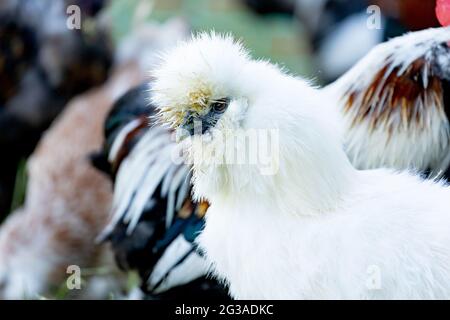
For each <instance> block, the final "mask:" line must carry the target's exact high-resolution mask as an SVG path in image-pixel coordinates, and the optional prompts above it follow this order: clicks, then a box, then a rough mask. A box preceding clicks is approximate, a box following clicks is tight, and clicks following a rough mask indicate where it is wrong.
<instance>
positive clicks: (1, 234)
mask: <svg viewBox="0 0 450 320" xmlns="http://www.w3.org/2000/svg"><path fill="white" fill-rule="evenodd" d="M141 77H142V74H140V73H139V71H138V69H137V68H136V66H132V65H131V66H127V67H122V68H120V69H118V70H116V72H115V73H114V75H113V76H112V78H111V79H110V80H109V81H108V83H107V84H106V85H105V86H104V87H103V88H100V89H98V90H95V91H92V92H90V93H87V94H85V95H82V96H79V97H77V98H76V99H74V100H73V101H72V102H71V103H69V105H68V106H67V110H66V111H65V112H64V113H63V114H61V116H60V117H59V118H58V120H57V121H56V122H55V124H54V125H53V126H52V127H51V128H50V129H49V131H48V132H46V134H45V135H44V137H43V139H42V141H41V142H40V143H39V145H38V147H37V149H36V151H35V152H34V153H33V155H32V157H31V158H30V160H29V163H28V169H29V182H28V188H27V198H26V202H25V205H24V207H23V208H21V209H19V210H18V211H17V212H14V213H12V214H11V216H10V217H9V218H8V219H7V220H6V221H5V223H4V225H3V226H2V228H1V229H0V297H2V298H6V299H21V298H36V297H38V296H39V295H44V294H49V290H50V289H51V288H53V287H55V286H60V285H63V284H64V281H65V277H66V276H67V274H66V269H67V267H68V266H70V265H77V266H80V267H81V268H88V267H98V266H101V265H102V263H103V262H102V261H101V257H102V254H101V252H102V250H103V249H104V248H102V247H99V246H95V245H94V240H95V237H96V236H97V234H98V233H99V232H100V231H101V230H102V228H103V227H104V226H105V224H106V221H107V219H108V212H109V210H110V203H111V199H112V198H111V191H110V188H111V187H110V184H109V182H108V181H107V179H105V178H104V177H102V176H101V175H100V174H99V173H98V172H96V171H95V170H93V169H92V168H91V167H90V162H89V159H88V155H89V153H90V152H92V151H93V150H95V149H96V148H98V147H99V146H100V145H101V143H102V134H101V132H102V128H101V124H102V120H103V119H104V117H105V116H106V114H107V112H108V110H109V108H110V106H111V104H112V103H113V101H114V98H115V97H117V96H118V95H120V94H121V93H123V92H124V91H126V90H127V89H128V88H129V87H130V86H132V85H133V83H137V82H138V81H139V80H140V79H141ZM109 266H111V263H110V264H109ZM85 292H86V291H84V290H83V291H82V293H85ZM111 292H112V291H111ZM103 294H104V296H103V297H105V298H106V297H107V296H108V294H109V292H106V293H105V292H103ZM100 297H101V296H100Z"/></svg>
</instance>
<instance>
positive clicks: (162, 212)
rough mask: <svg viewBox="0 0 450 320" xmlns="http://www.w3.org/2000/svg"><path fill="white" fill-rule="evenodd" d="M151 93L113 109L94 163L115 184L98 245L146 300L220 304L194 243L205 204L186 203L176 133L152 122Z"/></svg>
mask: <svg viewBox="0 0 450 320" xmlns="http://www.w3.org/2000/svg"><path fill="white" fill-rule="evenodd" d="M148 91H149V86H148V84H147V83H145V84H142V85H141V86H138V87H136V88H133V89H131V90H130V91H129V92H127V93H126V94H125V95H124V96H123V97H121V98H120V99H119V100H118V101H117V102H116V103H115V105H114V107H113V109H112V110H111V112H110V113H109V115H108V117H107V118H106V121H105V129H104V135H105V144H104V148H103V150H102V151H101V152H100V153H97V154H94V155H93V157H92V160H93V164H94V165H95V166H96V167H97V168H98V169H100V170H101V171H104V172H105V173H107V174H108V175H110V176H111V178H112V179H113V181H114V184H115V188H114V201H113V210H112V211H113V216H112V219H111V221H110V223H109V225H108V227H107V228H106V229H105V230H104V232H103V234H102V235H101V236H100V239H102V240H107V241H108V242H110V243H111V245H112V248H113V251H114V253H115V256H116V261H117V263H118V265H119V266H120V267H121V268H122V269H123V270H137V271H138V272H139V275H140V277H141V279H142V280H143V281H142V284H141V289H142V292H144V293H145V295H146V298H147V299H163V300H166V299H176V298H178V299H179V298H181V297H185V298H189V299H199V300H203V301H204V300H205V299H213V298H225V297H227V294H226V291H225V290H224V288H223V287H222V286H220V285H219V284H218V283H217V282H216V281H215V280H212V279H208V278H207V277H206V276H207V272H208V268H207V264H206V262H205V259H204V257H203V256H202V254H201V252H199V251H198V250H197V246H196V244H195V243H194V240H195V239H196V237H197V235H198V233H200V231H201V230H202V228H203V226H204V219H203V216H204V214H205V212H206V210H207V208H208V204H207V203H206V202H198V203H197V202H195V201H193V200H192V199H191V197H190V195H191V187H190V170H189V167H188V166H185V165H184V164H183V163H174V162H173V161H172V156H173V155H174V153H175V152H176V144H175V143H174V142H173V139H171V135H172V134H173V132H171V131H169V130H167V128H164V127H162V126H159V125H157V124H156V123H155V121H154V118H152V117H153V116H154V115H155V108H154V107H152V106H151V105H149V99H148ZM149 127H150V128H149Z"/></svg>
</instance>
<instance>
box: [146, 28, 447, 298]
mask: <svg viewBox="0 0 450 320" xmlns="http://www.w3.org/2000/svg"><path fill="white" fill-rule="evenodd" d="M155 75H156V79H155V83H154V85H153V88H154V92H153V102H154V103H155V104H156V105H157V106H159V107H160V110H161V117H162V119H163V120H165V121H166V122H167V123H168V124H170V125H172V126H175V127H178V126H180V124H181V123H182V121H183V117H185V116H186V114H189V112H194V111H195V113H196V114H198V115H199V116H200V115H201V116H204V115H205V114H207V112H208V110H210V105H211V101H215V100H216V99H220V98H223V97H228V98H230V103H229V105H228V108H227V110H226V111H225V112H224V113H223V114H222V116H221V118H220V120H219V121H218V122H217V123H216V124H215V127H214V130H213V131H211V132H206V133H205V134H203V135H199V134H197V135H194V136H193V137H192V138H191V139H187V140H185V141H186V145H187V147H188V149H189V152H190V156H192V157H193V158H195V157H196V156H197V155H198V154H199V153H201V154H202V155H203V159H202V160H203V161H199V162H198V161H197V162H195V163H194V165H193V167H194V170H193V183H194V190H195V195H196V196H197V197H205V198H207V199H208V200H209V201H210V203H211V207H210V209H209V210H208V212H207V216H206V227H205V230H204V231H203V233H202V234H201V236H200V240H199V243H200V245H201V246H202V247H203V248H204V249H205V252H206V255H207V258H208V259H209V261H210V262H211V265H212V267H213V271H214V273H215V274H216V276H217V277H219V278H222V279H223V280H224V281H226V282H227V283H228V284H229V289H230V293H231V294H232V296H233V297H235V298H240V299H269V298H270V299H281V298H287V299H299V298H306V299H313V298H318V299H347V298H350V299H359V298H362V299H372V298H374V299H375V298H386V299H394V298H396V299H399V298H405V299H415V298H426V299H432V298H450V282H449V281H448V279H450V233H449V232H448V230H449V227H450V212H449V211H450V210H449V208H450V190H449V188H448V187H446V186H444V185H442V184H441V183H435V182H431V181H422V180H421V179H420V178H418V177H416V176H414V175H411V174H409V173H394V172H392V171H388V170H372V171H357V170H356V169H354V168H353V167H352V165H351V164H350V162H349V160H348V159H347V157H346V154H345V153H344V151H343V150H342V147H341V137H340V134H339V133H340V131H341V129H340V128H339V127H338V126H337V123H339V121H338V119H337V118H336V117H337V113H336V112H330V111H329V110H330V109H332V108H331V106H333V104H334V103H335V102H334V101H332V100H331V101H330V100H328V96H327V95H326V94H325V93H324V92H323V91H320V90H318V89H315V88H312V87H311V86H310V85H309V84H308V83H307V82H305V81H303V80H302V79H299V78H295V77H292V76H290V75H288V74H286V73H285V72H283V71H282V70H280V69H279V68H277V67H276V66H274V65H271V64H270V63H268V62H265V61H256V60H252V59H250V58H249V54H248V53H247V52H246V51H245V50H244V49H243V48H242V46H241V45H240V44H237V43H235V42H234V41H233V39H231V38H230V37H226V36H225V37H224V36H220V35H215V34H211V35H208V34H202V35H200V36H198V37H194V38H193V39H192V40H191V41H190V42H186V43H183V44H181V45H180V46H179V47H178V48H176V49H174V50H173V51H171V52H169V53H168V54H167V55H166V56H165V60H164V62H163V63H162V65H161V66H160V67H159V69H158V70H157V71H156V73H155ZM328 105H329V106H330V108H326V107H325V106H328ZM237 129H244V130H245V129H266V130H267V129H277V130H279V148H278V149H277V150H278V151H279V154H277V155H275V156H276V157H277V158H278V160H279V170H278V172H277V173H276V174H274V175H262V174H261V173H260V171H259V170H258V167H257V166H256V165H254V164H250V163H248V164H245V163H244V164H232V163H230V164H228V163H225V164H223V163H222V164H217V163H215V162H210V161H208V160H210V159H208V157H212V156H213V155H214V154H215V152H218V151H219V149H220V148H221V147H222V141H221V140H220V139H219V136H220V135H225V136H226V135H227V134H230V133H229V132H230V131H231V132H239V130H237ZM237 134H238V135H239V133H237ZM231 147H232V148H236V151H237V152H238V153H244V152H252V149H251V148H247V145H242V144H238V143H236V144H232V145H231ZM371 270H377V271H379V279H380V283H379V286H376V288H373V287H371V286H367V283H368V282H370V276H371V274H370V272H371Z"/></svg>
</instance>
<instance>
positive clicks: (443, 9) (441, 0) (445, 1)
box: [436, 0, 450, 27]
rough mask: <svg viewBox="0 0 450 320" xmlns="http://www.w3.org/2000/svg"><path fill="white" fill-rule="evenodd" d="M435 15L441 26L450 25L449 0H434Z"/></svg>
mask: <svg viewBox="0 0 450 320" xmlns="http://www.w3.org/2000/svg"><path fill="white" fill-rule="evenodd" d="M436 16H437V18H438V20H439V22H440V23H441V25H442V26H444V27H447V26H450V0H437V1H436Z"/></svg>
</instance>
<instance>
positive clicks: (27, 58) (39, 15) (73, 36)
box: [0, 0, 111, 217]
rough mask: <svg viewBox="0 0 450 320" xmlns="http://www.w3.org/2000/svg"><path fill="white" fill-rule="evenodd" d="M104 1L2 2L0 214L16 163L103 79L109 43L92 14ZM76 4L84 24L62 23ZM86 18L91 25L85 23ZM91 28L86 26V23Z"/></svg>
mask: <svg viewBox="0 0 450 320" xmlns="http://www.w3.org/2000/svg"><path fill="white" fill-rule="evenodd" d="M103 2H104V1H99V0H90V1H81V0H80V1H66V0H40V1H34V0H3V1H2V4H1V5H0V84H1V85H2V90H1V93H0V130H1V131H2V132H5V134H3V135H2V136H1V137H0V148H1V149H2V150H8V152H6V153H5V155H4V157H3V158H2V166H1V168H0V217H1V216H2V215H4V214H5V213H6V212H7V211H8V210H9V206H10V197H11V192H12V186H13V183H14V177H15V172H16V169H17V164H18V162H19V160H20V159H22V158H25V157H27V156H28V155H29V154H30V153H31V152H32V150H33V148H34V147H35V145H36V143H37V142H38V141H39V138H40V135H41V133H42V132H43V131H44V130H45V129H46V128H47V127H48V126H49V125H50V124H51V122H52V121H53V119H54V118H55V117H56V116H57V115H58V114H59V112H60V111H61V110H62V109H63V107H64V106H65V105H66V104H67V102H68V101H69V99H70V98H72V97H73V96H75V95H76V94H79V93H81V92H83V91H85V90H87V89H89V88H91V87H93V86H97V85H100V84H101V83H103V81H104V80H105V79H106V77H107V75H108V72H109V68H110V65H111V46H110V41H109V38H108V35H107V31H106V30H102V29H101V28H100V27H98V26H96V23H95V22H94V21H95V20H94V19H95V16H94V15H95V14H97V13H98V11H99V10H100V9H101V8H102V6H103ZM69 4H76V5H80V8H81V15H82V23H83V25H82V26H83V28H82V29H81V30H70V29H69V28H67V26H66V20H67V14H66V8H67V6H68V5H69ZM89 21H91V22H94V23H89ZM89 25H91V26H93V27H87V26H89Z"/></svg>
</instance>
